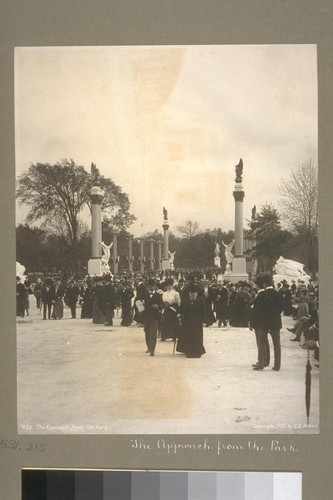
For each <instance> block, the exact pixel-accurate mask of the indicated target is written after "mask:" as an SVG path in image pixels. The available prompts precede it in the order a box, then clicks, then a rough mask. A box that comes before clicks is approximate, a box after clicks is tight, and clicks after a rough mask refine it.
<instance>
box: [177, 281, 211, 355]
mask: <svg viewBox="0 0 333 500" xmlns="http://www.w3.org/2000/svg"><path fill="white" fill-rule="evenodd" d="M180 314H181V327H180V333H179V339H178V343H177V351H178V352H182V353H184V354H186V357H188V358H200V357H201V356H202V354H205V352H206V350H205V348H204V345H203V327H204V326H205V324H206V308H205V301H204V298H203V297H202V296H198V287H197V286H196V285H193V284H192V285H190V286H189V288H188V294H187V295H186V296H185V297H184V299H183V300H182V303H181V305H180Z"/></svg>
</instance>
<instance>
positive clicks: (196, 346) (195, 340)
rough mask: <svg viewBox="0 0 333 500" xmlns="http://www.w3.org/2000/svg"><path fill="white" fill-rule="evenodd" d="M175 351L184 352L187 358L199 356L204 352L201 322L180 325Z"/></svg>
mask: <svg viewBox="0 0 333 500" xmlns="http://www.w3.org/2000/svg"><path fill="white" fill-rule="evenodd" d="M176 351H177V352H182V353H184V354H186V357H187V358H200V357H201V356H202V354H205V352H206V350H205V348H204V345H203V327H202V324H201V323H200V324H197V325H193V324H192V325H186V326H183V325H182V326H181V327H180V331H179V338H178V342H177V347H176Z"/></svg>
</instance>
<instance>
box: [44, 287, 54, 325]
mask: <svg viewBox="0 0 333 500" xmlns="http://www.w3.org/2000/svg"><path fill="white" fill-rule="evenodd" d="M54 300H55V293H54V285H53V283H52V280H51V279H46V280H45V285H44V286H43V288H42V304H43V319H46V311H47V316H48V319H51V309H52V305H53V304H54Z"/></svg>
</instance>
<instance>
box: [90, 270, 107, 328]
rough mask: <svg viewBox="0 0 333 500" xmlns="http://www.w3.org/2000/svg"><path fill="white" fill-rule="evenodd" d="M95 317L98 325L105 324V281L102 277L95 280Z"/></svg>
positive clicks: (93, 319) (94, 320)
mask: <svg viewBox="0 0 333 500" xmlns="http://www.w3.org/2000/svg"><path fill="white" fill-rule="evenodd" d="M92 295H93V318H92V322H93V323H95V324H96V325H101V324H102V325H104V323H105V321H106V315H105V310H104V309H103V299H102V296H103V282H102V279H101V278H96V279H95V280H94V282H93V292H92Z"/></svg>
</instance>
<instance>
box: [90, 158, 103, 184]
mask: <svg viewBox="0 0 333 500" xmlns="http://www.w3.org/2000/svg"><path fill="white" fill-rule="evenodd" d="M90 175H91V177H92V179H93V185H98V184H99V178H100V176H101V174H100V172H99V169H98V168H97V167H96V164H95V163H92V164H91V166H90Z"/></svg>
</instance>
